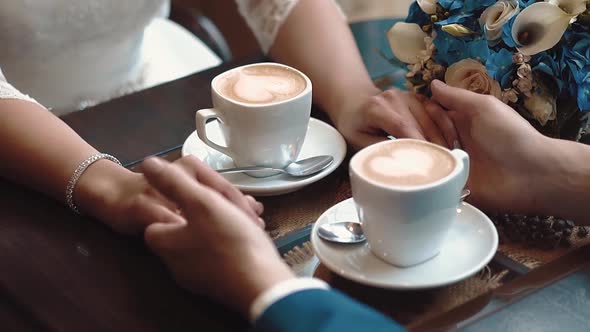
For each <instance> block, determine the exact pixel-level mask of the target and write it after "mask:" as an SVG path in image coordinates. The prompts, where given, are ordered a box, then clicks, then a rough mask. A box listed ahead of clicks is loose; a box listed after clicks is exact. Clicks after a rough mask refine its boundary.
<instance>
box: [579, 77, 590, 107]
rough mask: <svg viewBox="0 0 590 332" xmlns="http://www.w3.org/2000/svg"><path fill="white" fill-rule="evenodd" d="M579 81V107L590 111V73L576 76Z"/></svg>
mask: <svg viewBox="0 0 590 332" xmlns="http://www.w3.org/2000/svg"><path fill="white" fill-rule="evenodd" d="M576 81H579V82H580V83H578V107H579V108H580V110H581V111H583V112H588V111H590V73H589V72H587V73H586V76H580V77H578V78H576Z"/></svg>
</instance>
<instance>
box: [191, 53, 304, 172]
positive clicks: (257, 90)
mask: <svg viewBox="0 0 590 332" xmlns="http://www.w3.org/2000/svg"><path fill="white" fill-rule="evenodd" d="M283 71H286V72H283ZM285 73H290V74H289V75H291V74H292V75H294V76H289V75H285V76H281V75H283V74H285ZM263 74H268V75H266V76H265V75H263ZM273 75H275V76H276V77H275V76H273ZM279 76H280V77H279ZM289 80H291V81H289ZM302 82H303V85H299V84H300V83H302ZM275 83H276V84H275ZM273 84H274V85H273ZM291 86H297V87H298V88H301V87H302V89H300V91H299V92H297V93H293V91H295V90H289V89H290V87H291ZM239 89H241V90H239ZM273 89H274V90H273ZM236 91H237V92H236ZM269 91H270V92H269ZM276 91H278V92H276ZM279 92H280V93H279ZM283 92H284V93H283ZM281 93H283V94H281ZM289 94H291V95H289ZM311 94H312V85H311V81H310V80H309V78H308V77H307V76H306V75H305V74H303V73H302V72H300V71H298V70H296V69H294V68H291V67H289V66H286V65H282V64H278V63H257V64H252V65H246V66H242V67H238V68H234V69H231V70H229V71H226V72H224V73H222V74H220V75H218V76H217V77H215V78H214V79H213V80H212V81H211V96H212V100H213V108H209V109H201V110H199V111H197V113H196V126H197V134H198V136H199V138H200V139H201V140H202V141H203V142H204V143H205V144H207V145H208V146H210V147H211V148H213V149H215V150H218V151H220V152H222V153H224V154H226V155H228V156H230V157H231V158H232V159H233V160H234V163H235V164H236V166H238V167H241V166H268V167H276V168H283V167H285V166H287V165H288V164H290V163H292V162H294V161H296V160H297V157H298V155H299V153H300V151H301V146H302V145H303V142H304V140H305V135H306V133H307V127H308V123H309V117H310V112H311V101H312V95H311ZM276 96H278V97H276ZM267 97H268V98H267ZM275 97H276V98H275ZM279 97H280V98H279ZM240 98H241V99H240ZM248 98H249V99H248ZM265 98H266V99H265ZM281 98H282V99H281ZM267 99H268V100H269V101H267ZM271 99H272V100H271ZM251 101H254V102H251ZM211 119H217V120H218V121H219V122H220V128H221V130H222V131H223V135H224V137H225V144H226V146H221V145H219V144H217V143H215V142H212V141H211V140H210V139H209V138H208V137H207V127H206V123H207V122H208V121H209V120H211Z"/></svg>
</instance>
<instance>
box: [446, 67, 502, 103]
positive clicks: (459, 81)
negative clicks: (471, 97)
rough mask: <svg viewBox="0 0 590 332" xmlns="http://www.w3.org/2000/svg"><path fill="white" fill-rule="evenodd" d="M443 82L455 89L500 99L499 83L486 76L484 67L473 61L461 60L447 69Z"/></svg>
mask: <svg viewBox="0 0 590 332" xmlns="http://www.w3.org/2000/svg"><path fill="white" fill-rule="evenodd" d="M445 82H446V83H447V84H448V85H450V86H454V87H456V88H462V89H465V90H469V91H473V92H476V93H479V94H483V95H492V96H494V97H496V98H498V99H500V98H501V97H502V89H501V88H500V83H498V82H497V81H496V80H494V79H493V78H492V77H491V76H490V75H489V74H488V72H487V70H486V67H485V66H484V65H482V64H481V63H480V62H479V61H476V60H473V59H463V60H461V61H459V62H457V63H455V64H453V65H451V66H450V67H449V68H447V72H446V73H445Z"/></svg>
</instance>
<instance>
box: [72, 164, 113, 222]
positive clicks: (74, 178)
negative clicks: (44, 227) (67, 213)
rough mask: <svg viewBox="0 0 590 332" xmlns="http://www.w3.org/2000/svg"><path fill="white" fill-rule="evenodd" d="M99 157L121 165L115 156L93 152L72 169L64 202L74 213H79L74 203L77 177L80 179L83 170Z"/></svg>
mask: <svg viewBox="0 0 590 332" xmlns="http://www.w3.org/2000/svg"><path fill="white" fill-rule="evenodd" d="M101 159H107V160H110V161H112V162H114V163H115V164H117V165H119V166H122V165H121V162H120V161H119V160H118V159H117V158H115V157H113V156H111V155H110V154H106V153H97V154H94V155H92V156H90V157H88V158H87V159H86V160H84V161H83V162H81V163H80V165H78V167H77V168H76V170H75V171H74V173H73V174H72V176H71V177H70V180H69V181H68V186H67V187H66V203H67V204H68V206H69V207H70V209H71V210H72V211H74V212H75V213H76V214H80V210H78V207H77V206H76V204H75V203H74V189H76V184H77V183H78V179H80V177H81V176H82V174H83V173H84V171H86V169H87V168H88V166H90V165H92V164H94V163H95V162H97V161H99V160H101Z"/></svg>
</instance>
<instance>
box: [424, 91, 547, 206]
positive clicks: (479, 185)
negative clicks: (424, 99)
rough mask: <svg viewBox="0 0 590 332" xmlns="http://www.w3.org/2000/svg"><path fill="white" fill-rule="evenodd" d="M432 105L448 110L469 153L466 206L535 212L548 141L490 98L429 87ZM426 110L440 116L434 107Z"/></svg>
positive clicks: (462, 143) (510, 110)
mask: <svg viewBox="0 0 590 332" xmlns="http://www.w3.org/2000/svg"><path fill="white" fill-rule="evenodd" d="M432 93H433V101H436V102H438V103H439V104H440V105H442V106H443V107H445V108H446V109H447V110H448V115H449V116H450V117H451V119H453V122H454V123H455V127H456V128H457V131H458V133H459V138H460V142H461V145H462V147H463V149H465V150H466V151H467V152H468V153H469V157H470V163H471V170H470V176H469V181H468V186H469V189H470V190H471V192H472V195H471V196H470V201H472V202H473V203H474V204H476V205H477V206H478V207H481V208H483V209H488V210H491V211H500V212H535V211H534V210H535V209H537V207H535V205H536V204H535V197H536V195H538V194H539V193H540V192H541V191H543V190H546V189H544V188H541V187H539V185H538V184H539V183H544V182H545V176H546V175H547V174H551V172H550V170H549V168H550V165H548V164H547V162H546V161H547V160H548V158H549V156H550V155H551V154H552V153H553V151H551V150H552V149H551V147H552V144H551V141H552V140H551V139H549V138H547V137H545V136H543V135H541V134H540V133H539V132H538V131H537V130H535V129H534V128H533V127H532V126H531V125H530V124H529V123H528V122H527V121H526V120H524V119H523V118H522V117H521V116H520V115H519V114H518V113H517V112H516V111H515V110H513V109H512V108H511V107H509V106H507V105H505V104H504V103H502V102H501V101H500V100H498V99H497V98H495V97H492V96H484V95H479V94H476V93H473V92H470V91H467V90H463V89H459V88H453V87H450V86H448V85H446V84H444V83H442V82H440V81H434V82H433V83H432ZM426 108H427V109H431V110H441V107H440V106H439V105H437V104H435V103H428V104H427V105H426Z"/></svg>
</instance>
